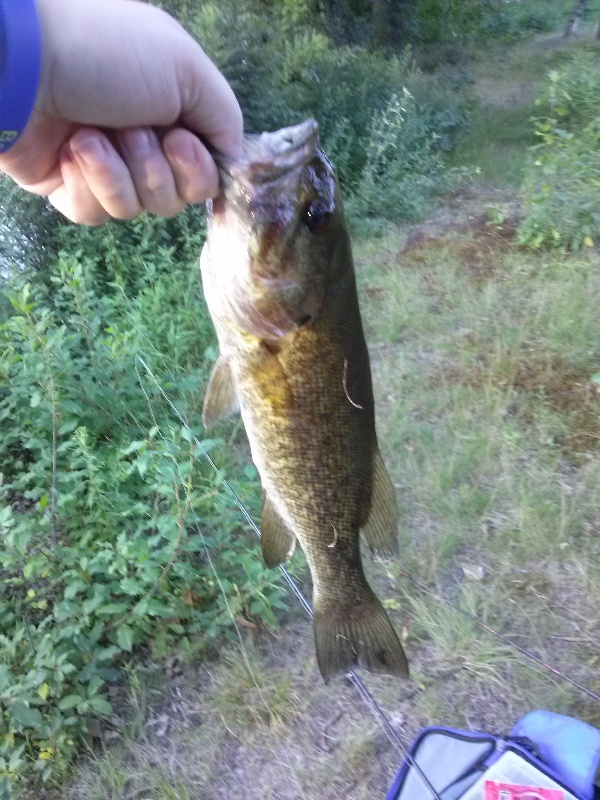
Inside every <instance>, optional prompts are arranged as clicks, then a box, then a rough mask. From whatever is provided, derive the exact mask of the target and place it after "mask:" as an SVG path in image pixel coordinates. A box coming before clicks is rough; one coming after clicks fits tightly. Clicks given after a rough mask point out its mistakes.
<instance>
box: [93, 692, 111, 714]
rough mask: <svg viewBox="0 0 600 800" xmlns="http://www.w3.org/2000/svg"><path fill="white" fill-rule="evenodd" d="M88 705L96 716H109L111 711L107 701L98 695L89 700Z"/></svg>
mask: <svg viewBox="0 0 600 800" xmlns="http://www.w3.org/2000/svg"><path fill="white" fill-rule="evenodd" d="M89 705H90V707H91V708H93V709H94V711H96V712H97V713H98V714H111V713H112V710H113V708H112V706H111V704H110V703H109V702H108V700H107V699H106V698H104V697H101V696H100V695H96V697H92V698H90V701H89Z"/></svg>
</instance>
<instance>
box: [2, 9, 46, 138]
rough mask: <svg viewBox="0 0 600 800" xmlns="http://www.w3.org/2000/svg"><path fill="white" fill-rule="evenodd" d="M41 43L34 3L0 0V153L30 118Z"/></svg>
mask: <svg viewBox="0 0 600 800" xmlns="http://www.w3.org/2000/svg"><path fill="white" fill-rule="evenodd" d="M41 63H42V43H41V37H40V25H39V21H38V15H37V9H36V5H35V0H0V153H4V152H5V151H6V150H8V149H9V148H10V147H12V145H13V144H14V143H15V142H16V141H17V139H18V138H19V136H20V135H21V134H22V133H23V131H24V130H25V126H26V125H27V122H28V120H29V117H30V116H31V112H32V110H33V106H34V103H35V98H36V95H37V90H38V85H39V81H40V70H41Z"/></svg>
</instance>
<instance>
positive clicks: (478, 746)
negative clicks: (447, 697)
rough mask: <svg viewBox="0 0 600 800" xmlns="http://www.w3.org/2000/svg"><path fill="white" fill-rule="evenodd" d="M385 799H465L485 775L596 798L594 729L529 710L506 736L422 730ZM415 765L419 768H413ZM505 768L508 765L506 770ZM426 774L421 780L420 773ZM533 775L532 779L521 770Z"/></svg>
mask: <svg viewBox="0 0 600 800" xmlns="http://www.w3.org/2000/svg"><path fill="white" fill-rule="evenodd" d="M409 754H410V758H406V759H405V760H404V762H403V764H402V765H401V767H400V769H399V771H398V774H397V775H396V779H395V780H394V783H393V784H392V787H391V788H390V790H389V792H388V794H387V800H434V798H435V795H434V793H433V792H432V791H431V788H432V787H433V789H434V790H435V792H437V794H438V796H439V797H440V798H441V800H461V798H465V800H470V798H469V795H470V796H471V797H475V796H477V797H479V796H482V795H480V794H479V792H480V789H479V788H478V787H480V786H481V784H483V783H484V780H485V779H487V778H488V777H489V778H490V779H492V778H493V779H494V780H500V781H503V780H508V779H507V778H504V777H500V778H499V777H498V775H500V776H505V775H508V776H510V778H511V782H513V783H517V784H519V783H521V784H524V785H536V786H539V787H541V788H560V789H562V790H563V791H564V793H565V800H600V790H599V789H597V788H595V783H594V781H595V780H596V779H597V773H598V771H599V765H600V731H598V730H596V729H595V728H592V727H591V726H589V725H586V723H583V722H580V721H579V720H575V719H571V718H569V717H562V716H560V715H558V714H552V713H551V712H549V711H534V712H532V713H530V714H527V715H526V716H525V717H523V718H522V719H521V720H519V722H518V723H517V724H516V725H515V727H514V728H513V730H512V733H511V735H510V736H509V737H502V736H494V735H493V734H488V733H477V732H473V731H463V730H458V729H453V728H446V727H443V726H433V727H429V728H425V729H424V730H422V731H421V732H420V733H419V735H418V736H417V737H416V739H415V740H414V741H413V743H412V745H411V747H410V749H409ZM415 763H416V765H417V766H418V767H419V768H420V772H421V774H420V773H419V770H418V769H416V768H415ZM507 770H508V771H507ZM423 774H424V775H425V776H426V779H427V782H429V786H428V785H427V782H426V781H424V780H423V778H422V775H423ZM528 775H535V776H536V777H535V778H534V779H533V780H534V783H531V782H530V781H529V780H526V779H525V778H524V777H521V776H528Z"/></svg>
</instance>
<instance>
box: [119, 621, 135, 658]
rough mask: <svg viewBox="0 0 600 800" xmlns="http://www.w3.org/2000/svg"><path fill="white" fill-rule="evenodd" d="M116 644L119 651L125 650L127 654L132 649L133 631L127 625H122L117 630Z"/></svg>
mask: <svg viewBox="0 0 600 800" xmlns="http://www.w3.org/2000/svg"><path fill="white" fill-rule="evenodd" d="M117 644H118V645H119V647H120V648H121V650H127V652H131V650H132V649H133V631H132V629H131V628H130V627H129V625H126V624H125V623H122V624H121V625H119V627H118V628H117Z"/></svg>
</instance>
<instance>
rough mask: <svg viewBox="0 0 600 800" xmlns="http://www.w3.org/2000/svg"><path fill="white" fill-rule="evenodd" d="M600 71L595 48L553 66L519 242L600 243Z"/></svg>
mask: <svg viewBox="0 0 600 800" xmlns="http://www.w3.org/2000/svg"><path fill="white" fill-rule="evenodd" d="M599 97H600V70H599V69H598V56H597V54H596V53H595V52H593V51H590V52H583V53H579V54H578V55H577V56H575V57H573V58H572V59H571V60H570V61H569V62H568V63H567V65H566V66H565V67H563V68H561V69H557V70H552V71H551V72H550V73H549V75H548V82H547V87H546V90H545V91H544V93H543V95H542V97H541V98H540V100H539V101H538V102H539V106H540V107H541V108H542V109H543V110H544V111H545V112H546V115H545V116H543V117H540V118H539V119H538V120H537V121H536V133H537V135H538V137H539V140H540V141H539V144H538V145H536V146H535V147H533V148H532V152H531V156H530V159H529V162H528V164H527V167H526V170H525V177H524V182H523V203H524V206H525V213H526V216H525V219H524V220H523V222H522V224H521V226H520V229H519V241H520V242H521V243H522V244H527V245H529V246H531V247H534V248H539V247H555V248H561V249H570V250H573V249H575V250H577V249H580V248H582V247H593V246H594V245H597V244H598V243H599V242H600V208H599V206H598V197H599V196H600V102H599V100H598V98H599Z"/></svg>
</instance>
